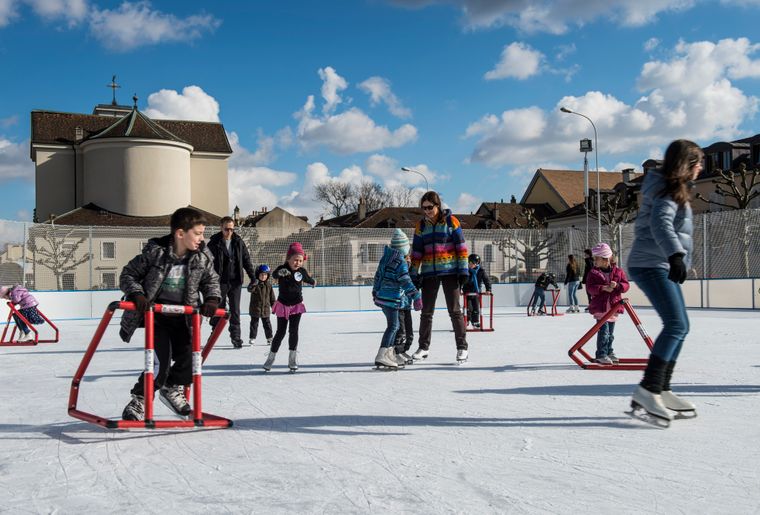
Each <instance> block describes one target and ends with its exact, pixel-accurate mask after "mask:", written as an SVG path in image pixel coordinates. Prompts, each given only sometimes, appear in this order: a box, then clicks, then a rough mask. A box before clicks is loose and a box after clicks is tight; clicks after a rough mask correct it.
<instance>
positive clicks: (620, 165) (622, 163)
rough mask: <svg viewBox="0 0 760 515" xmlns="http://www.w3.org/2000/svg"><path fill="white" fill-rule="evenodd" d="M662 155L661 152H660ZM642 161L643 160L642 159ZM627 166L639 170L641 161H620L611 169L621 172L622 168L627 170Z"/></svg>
mask: <svg viewBox="0 0 760 515" xmlns="http://www.w3.org/2000/svg"><path fill="white" fill-rule="evenodd" d="M661 155H662V154H661ZM642 162H643V160H642ZM629 168H632V169H633V170H634V171H636V172H640V171H641V163H639V164H636V163H627V162H625V161H620V162H619V163H616V164H615V166H613V167H612V170H613V171H617V172H622V171H623V170H627V169H629Z"/></svg>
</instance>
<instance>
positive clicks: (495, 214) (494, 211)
mask: <svg viewBox="0 0 760 515" xmlns="http://www.w3.org/2000/svg"><path fill="white" fill-rule="evenodd" d="M493 219H494V220H496V221H497V222H498V221H499V208H498V207H495V208H493Z"/></svg>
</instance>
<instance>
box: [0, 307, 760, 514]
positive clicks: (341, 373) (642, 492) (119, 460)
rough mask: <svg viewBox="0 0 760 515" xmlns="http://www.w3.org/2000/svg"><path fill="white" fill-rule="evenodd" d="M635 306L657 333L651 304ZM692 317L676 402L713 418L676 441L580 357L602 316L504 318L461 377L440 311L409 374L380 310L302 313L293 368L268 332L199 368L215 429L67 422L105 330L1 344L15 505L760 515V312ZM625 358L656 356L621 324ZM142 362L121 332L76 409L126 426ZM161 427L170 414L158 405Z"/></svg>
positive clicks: (2, 490) (42, 508) (110, 340)
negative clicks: (224, 425) (396, 365)
mask: <svg viewBox="0 0 760 515" xmlns="http://www.w3.org/2000/svg"><path fill="white" fill-rule="evenodd" d="M639 314H640V315H641V318H642V321H643V322H644V325H645V326H646V327H647V329H648V331H649V332H650V333H651V334H652V335H656V334H657V332H658V331H659V327H660V324H659V321H658V319H657V318H656V316H655V315H654V313H653V312H652V311H649V310H640V311H639ZM690 316H691V322H692V328H691V334H690V336H689V337H688V339H687V341H686V344H685V346H684V350H683V353H682V356H681V359H680V361H679V363H678V367H677V369H676V373H675V376H674V391H676V392H677V393H679V394H683V395H684V396H685V397H686V398H688V399H689V400H691V401H693V402H694V403H695V404H697V407H698V410H699V417H698V418H696V419H694V420H677V421H674V422H673V424H672V425H671V428H670V429H666V430H662V429H655V428H652V427H650V426H648V425H645V424H643V423H641V422H639V421H636V420H632V419H630V418H629V417H627V416H626V415H625V414H624V413H623V412H624V411H625V410H627V409H628V407H629V406H628V405H629V398H630V394H631V392H632V390H633V387H634V385H635V384H636V383H637V382H638V381H639V379H640V377H641V372H638V371H596V370H582V369H580V368H579V367H577V366H576V365H575V364H574V363H572V362H571V361H570V359H569V358H568V356H567V350H568V349H569V348H570V346H571V345H572V344H573V343H574V342H575V341H576V340H577V339H578V338H579V337H580V336H581V335H582V334H583V333H584V332H585V330H586V329H587V328H588V327H590V326H591V325H592V320H591V318H590V317H589V316H588V315H583V314H579V315H567V316H562V317H558V318H545V317H541V318H538V317H536V318H527V317H525V316H524V314H523V311H521V310H517V309H512V310H500V311H498V312H497V315H496V317H495V321H494V324H495V326H496V332H494V333H469V334H468V340H469V343H470V360H469V362H468V363H467V364H465V365H463V366H456V365H455V348H454V338H453V334H452V333H451V332H450V323H449V320H448V317H447V314H446V312H445V311H438V312H436V315H435V325H434V332H433V343H432V346H431V352H430V358H429V359H428V360H427V361H425V362H423V363H421V364H416V365H413V366H408V367H407V368H406V369H405V370H402V371H399V372H382V371H375V370H373V368H372V361H373V359H374V356H375V354H376V352H377V347H378V345H379V341H380V337H381V332H382V330H383V328H384V317H383V316H382V314H380V313H379V312H363V313H324V314H311V313H309V314H306V315H304V318H303V320H302V323H301V341H300V346H299V351H300V355H299V358H300V368H299V370H298V372H297V373H296V374H290V373H289V372H288V370H287V345H286V344H284V345H283V348H282V350H281V351H280V353H279V355H278V356H277V361H276V363H275V367H274V368H273V370H272V372H270V373H268V374H264V373H263V371H262V370H261V364H262V363H263V361H264V357H265V355H266V353H267V351H268V348H267V347H266V346H264V345H261V343H263V342H264V338H263V334H259V340H258V343H259V344H258V345H256V346H254V347H249V346H247V345H246V346H245V347H244V348H243V349H241V350H235V349H232V347H231V345H230V343H229V339H228V337H227V336H226V335H225V337H224V338H223V339H222V341H220V342H219V344H218V346H217V348H216V349H215V350H214V352H213V353H212V354H211V355H210V357H209V359H208V361H207V362H206V365H205V367H204V369H203V370H204V379H205V381H204V395H203V399H204V410H205V411H207V412H209V413H213V414H217V415H220V416H225V417H229V418H231V419H233V420H234V422H235V425H234V427H233V428H231V429H215V430H132V431H117V430H106V429H102V428H100V427H98V426H95V425H91V424H88V423H85V422H82V421H79V420H76V419H73V418H70V417H69V416H68V415H67V412H66V407H67V406H66V405H67V400H68V395H69V388H70V384H71V377H72V375H73V374H74V372H75V370H76V368H77V366H78V365H79V362H80V360H81V358H82V354H83V350H84V348H85V346H86V345H87V343H88V342H89V339H90V338H91V337H92V334H93V332H94V329H95V325H96V323H97V322H96V321H92V322H83V321H69V322H61V323H60V324H59V327H60V329H61V334H62V341H61V342H60V343H58V344H41V345H39V346H38V347H33V348H30V347H13V348H0V359H2V364H1V365H0V367H1V368H2V378H3V381H2V384H3V386H2V388H1V389H0V406H2V415H0V500H1V501H2V502H1V503H0V512H7V513H53V512H55V513H128V512H131V513H159V512H160V513H170V512H180V511H182V512H185V513H203V512H206V513H207V512H214V513H224V512H233V513H252V512H255V513H372V512H382V513H402V512H406V513H503V512H508V513H604V514H608V513H732V514H735V513H757V512H758V510H760V472H759V470H760V467H758V463H760V445H758V442H760V424H758V412H759V411H760V404H759V403H758V394H759V393H760V379H758V375H760V368H758V367H760V344H759V343H758V336H757V334H758V331H757V327H758V318H759V317H760V315H758V314H757V313H749V312H738V311H721V312H718V311H692V312H690ZM243 323H244V326H245V324H247V318H244V319H243ZM416 327H417V315H416V314H415V328H416ZM204 331H205V332H206V333H208V328H207V326H205V327H204ZM140 335H141V333H140ZM243 336H244V337H245V338H246V341H247V336H248V335H247V330H245V329H244V333H243ZM136 341H138V342H139V341H140V338H139V336H138V337H137V338H136ZM415 348H416V345H415V347H413V348H412V350H414V349H415ZM586 349H587V350H590V351H591V352H593V349H594V342H593V341H592V342H590V343H589V344H588V346H587V347H586ZM615 350H616V353H617V355H618V356H620V357H646V354H647V353H646V349H645V346H644V344H643V342H642V341H641V339H640V337H639V336H638V334H637V333H636V331H635V329H634V328H633V325H632V324H631V323H630V321H629V320H627V319H625V318H624V317H621V319H620V321H619V322H618V324H617V329H616V340H615ZM142 362H143V356H142V352H141V344H140V343H137V344H134V343H133V344H124V343H122V342H120V341H119V340H118V337H117V335H116V327H115V326H114V325H112V326H111V327H110V328H109V332H108V333H107V334H106V337H105V338H104V341H103V343H102V344H101V347H100V350H99V351H98V352H97V353H96V354H95V357H94V359H93V362H92V364H91V365H90V368H89V369H88V372H87V376H86V377H85V380H84V382H83V384H82V388H81V393H80V396H79V408H80V409H83V410H85V411H90V412H93V413H95V414H97V415H102V416H106V417H110V418H116V417H118V416H119V415H120V413H121V410H122V408H123V407H124V405H125V404H126V403H127V401H128V400H129V389H130V388H131V386H132V384H133V382H134V380H135V378H136V376H137V373H138V372H137V371H138V369H140V368H141V367H142ZM156 416H157V418H159V417H160V418H170V417H171V415H170V414H169V413H168V410H167V409H166V408H165V407H164V406H163V405H162V404H160V403H157V404H156Z"/></svg>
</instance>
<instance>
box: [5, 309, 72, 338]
mask: <svg viewBox="0 0 760 515" xmlns="http://www.w3.org/2000/svg"><path fill="white" fill-rule="evenodd" d="M7 304H8V309H9V310H10V312H9V313H8V320H7V323H6V324H5V327H4V328H3V334H2V336H0V347H16V346H19V347H20V346H24V347H26V346H30V345H37V344H38V343H58V327H56V325H55V324H54V323H53V322H51V321H50V319H49V318H48V317H46V316H45V314H44V313H43V312H42V311H40V310H39V308H37V313H39V315H40V316H41V317H42V319H43V320H44V321H45V323H46V324H47V325H49V326H50V328H51V329H52V330H53V331H54V333H55V336H54V337H53V338H52V339H49V338H48V339H45V338H40V333H39V331H38V330H37V328H36V327H34V325H32V324H31V323H30V322H29V320H27V319H26V317H25V316H24V315H22V314H21V312H20V311H19V310H18V309H16V306H14V305H13V303H12V302H8V303H7ZM13 315H16V316H18V317H19V318H20V319H21V321H22V322H24V323H25V324H26V326H27V327H28V328H29V329H30V330H31V331H32V334H34V339H33V340H28V341H23V342H20V341H18V340H14V338H15V336H16V332H17V330H18V328H17V327H16V323H15V322H14V321H13ZM10 326H13V329H12V330H11V334H10V336H9V337H8V340H6V339H5V336H6V334H7V333H8V327H10ZM18 332H19V333H20V332H21V331H18Z"/></svg>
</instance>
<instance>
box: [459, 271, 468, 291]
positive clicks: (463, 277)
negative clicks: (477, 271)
mask: <svg viewBox="0 0 760 515" xmlns="http://www.w3.org/2000/svg"><path fill="white" fill-rule="evenodd" d="M457 280H459V289H460V290H461V289H462V288H464V285H465V284H467V283H468V282H469V281H470V276H469V275H467V274H460V275H459V276H458V277H457Z"/></svg>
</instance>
